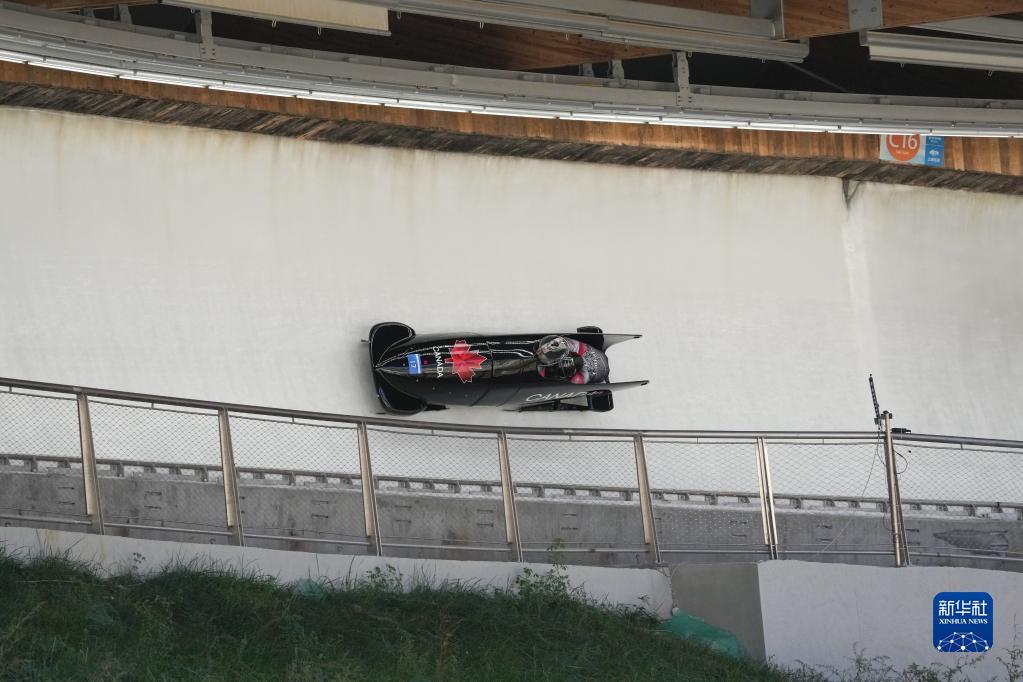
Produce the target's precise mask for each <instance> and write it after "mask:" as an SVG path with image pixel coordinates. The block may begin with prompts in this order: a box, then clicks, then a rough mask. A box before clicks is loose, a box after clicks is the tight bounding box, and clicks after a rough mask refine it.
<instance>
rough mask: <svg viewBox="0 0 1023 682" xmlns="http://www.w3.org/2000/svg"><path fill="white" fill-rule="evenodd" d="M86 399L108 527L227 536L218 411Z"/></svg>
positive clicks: (112, 530) (114, 530)
mask: <svg viewBox="0 0 1023 682" xmlns="http://www.w3.org/2000/svg"><path fill="white" fill-rule="evenodd" d="M89 405H90V412H91V415H92V438H93V444H94V448H95V451H96V464H97V467H96V468H97V474H98V480H99V493H100V504H101V506H102V510H103V512H102V514H103V525H104V526H105V527H106V528H107V529H108V532H110V533H112V534H131V535H133V536H141V537H148V536H149V533H150V532H160V531H164V530H165V529H174V530H183V531H189V533H188V534H189V535H201V536H204V538H203V541H210V540H212V541H214V542H217V541H219V542H224V541H226V540H224V538H226V536H227V535H228V529H227V517H226V509H225V504H224V492H223V489H224V483H223V481H224V476H223V470H222V468H221V457H220V431H219V427H218V423H217V414H216V412H214V411H210V410H198V409H192V408H181V407H164V406H159V405H153V404H149V405H141V404H138V403H128V402H120V401H111V400H103V399H92V400H90V401H89Z"/></svg>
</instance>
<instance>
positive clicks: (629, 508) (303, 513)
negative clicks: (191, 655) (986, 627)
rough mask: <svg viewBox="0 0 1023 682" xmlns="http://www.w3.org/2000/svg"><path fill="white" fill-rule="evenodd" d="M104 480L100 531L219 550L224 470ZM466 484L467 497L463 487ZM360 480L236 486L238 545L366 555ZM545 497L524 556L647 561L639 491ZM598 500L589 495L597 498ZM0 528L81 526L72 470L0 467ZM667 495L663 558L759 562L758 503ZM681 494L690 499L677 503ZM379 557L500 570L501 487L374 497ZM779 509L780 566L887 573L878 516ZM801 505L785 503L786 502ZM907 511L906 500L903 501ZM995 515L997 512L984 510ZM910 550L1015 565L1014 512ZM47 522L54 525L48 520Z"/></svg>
mask: <svg viewBox="0 0 1023 682" xmlns="http://www.w3.org/2000/svg"><path fill="white" fill-rule="evenodd" d="M101 473H102V475H101V476H100V478H99V487H100V493H101V502H102V508H103V520H104V523H105V524H106V525H107V531H106V532H107V533H108V534H111V535H122V536H131V537H138V538H146V539H164V540H166V539H170V540H176V541H180V542H202V543H207V544H228V540H229V534H228V533H227V528H226V516H225V508H224V496H223V489H222V487H221V486H222V484H221V482H220V479H219V472H216V471H210V472H207V473H206V479H205V480H204V479H203V477H201V476H196V475H190V474H167V473H155V474H145V473H138V474H132V475H123V476H121V475H114V470H112V469H102V470H101ZM470 487H473V488H475V489H474V490H471V491H470V490H469V488H470ZM359 490H360V487H359V485H358V483H357V482H352V481H347V482H342V483H338V484H310V485H286V484H282V483H280V482H278V483H273V482H271V481H268V480H261V479H255V478H244V479H242V481H241V485H240V487H239V496H240V506H241V512H242V514H241V516H242V527H243V529H244V531H245V534H246V544H247V545H250V546H257V547H267V548H271V549H289V550H297V551H305V552H319V553H333V554H339V553H340V554H366V553H367V552H368V551H369V549H370V548H369V545H368V543H367V539H366V535H365V524H364V520H363V506H362V497H361V493H360V492H359ZM588 492H589V493H590V494H580V491H575V490H571V489H567V490H562V491H561V492H560V493H558V492H554V491H552V490H547V491H546V492H545V493H544V496H543V497H536V496H528V495H526V494H520V495H518V496H517V497H516V507H517V511H518V522H519V529H520V536H521V539H522V545H523V551H524V553H525V558H526V559H527V560H530V559H531V560H540V561H545V562H551V563H563V564H582V565H601V566H620V567H637V566H649V565H651V563H652V562H651V557H650V555H649V553H648V551H647V548H646V547H645V545H644V544H643V528H642V517H641V515H640V507H639V502H638V499H637V498H636V496H635V495H631V496H622V495H621V494H619V492H617V491H612V494H608V495H606V496H605V495H603V494H601V492H602V491H601V490H600V489H596V490H590V491H588ZM593 493H598V494H593ZM0 495H2V497H3V505H2V506H3V507H4V509H3V510H0V522H2V523H6V524H8V525H20V526H37V527H43V528H54V529H61V530H78V528H77V527H76V526H75V524H76V523H78V524H82V523H84V519H85V518H86V517H85V505H84V495H83V493H82V478H81V469H80V468H75V467H69V468H59V467H49V468H45V469H40V470H37V471H32V470H31V469H30V468H26V467H24V466H23V465H10V466H0ZM672 497H673V499H668V496H662V499H657V500H655V502H654V506H653V509H654V521H655V526H656V529H657V535H658V541H659V544H660V548H661V554H662V557H663V560H664V561H665V562H667V563H708V562H735V561H757V560H759V559H764V558H767V550H766V546H765V545H764V544H763V530H762V522H761V516H760V508H759V501H758V500H757V498H756V497H741V496H729V497H727V498H726V496H724V495H680V494H675V495H673V496H672ZM683 498H686V499H685V501H684V500H683ZM377 500H378V504H379V518H380V532H381V537H382V542H383V549H384V554H386V555H389V556H403V557H409V558H437V559H460V560H493V561H502V560H505V559H507V558H509V557H510V549H509V546H508V544H507V542H506V538H505V528H504V509H503V505H502V500H501V493H500V489H499V488H495V487H494V486H490V487H489V489H488V488H487V486H483V485H476V486H469V485H465V486H463V487H462V491H461V492H458V491H455V490H451V489H448V488H440V487H437V488H433V489H431V488H428V487H422V486H420V487H408V488H402V487H395V486H387V487H383V486H382V487H381V488H380V489H379V490H378V493H377ZM784 502H785V500H779V501H778V504H779V508H778V514H777V519H778V529H779V537H780V540H781V558H788V559H811V560H813V561H824V562H842V563H855V564H867V565H877V566H889V565H891V564H892V561H893V558H892V546H891V532H890V530H889V527H888V525H887V523H888V516H887V514H886V513H885V512H884V510H883V508H881V507H878V506H877V505H876V504H868V503H867V502H864V503H862V504H857V505H856V506H850V505H846V506H843V507H837V506H832V507H827V506H813V507H810V506H809V505H805V504H803V503H802V502H800V501H799V500H795V499H794V500H792V501H791V502H792V504H785V503H784ZM797 502H798V503H799V505H800V506H794V504H795V503H797ZM907 506H911V505H907ZM992 509H993V508H992ZM905 514H906V517H905V518H906V527H907V534H908V535H909V540H910V554H911V557H912V558H913V561H914V563H916V564H922V565H947V566H977V567H983V568H997V569H1002V570H1010V571H1020V570H1023V561H1020V560H1019V559H1018V557H1020V556H1021V554H1023V528H1021V527H1020V524H1019V521H1018V519H1019V510H1016V509H1015V508H1012V510H1011V513H1009V512H998V511H991V512H990V513H987V514H986V515H973V516H970V515H966V514H965V512H963V511H962V509H959V508H956V507H955V506H954V505H952V506H950V507H949V508H948V509H946V510H945V511H939V510H938V509H937V508H931V509H925V510H915V509H912V508H907V509H906V510H905ZM46 519H50V520H46Z"/></svg>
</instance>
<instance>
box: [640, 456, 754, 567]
mask: <svg viewBox="0 0 1023 682" xmlns="http://www.w3.org/2000/svg"><path fill="white" fill-rule="evenodd" d="M644 444H645V450H646V461H647V471H648V475H649V479H650V491H651V495H652V498H653V509H654V521H655V527H656V529H657V541H658V544H659V546H660V551H661V554H662V555H665V556H666V557H668V558H669V559H674V558H679V557H680V556H681V555H684V554H690V555H694V556H693V557H692V558H697V557H698V558H699V559H700V560H710V561H712V560H726V561H731V560H739V559H741V558H743V557H745V558H746V559H762V558H764V557H765V556H766V555H767V553H768V551H769V548H768V540H767V537H766V534H765V529H764V514H763V507H762V503H763V500H762V499H761V493H760V486H761V481H760V477H759V476H758V463H757V458H758V452H757V447H756V442H755V441H754V440H753V439H749V440H740V441H728V440H721V441H705V442H698V441H684V440H667V439H657V438H646V439H644Z"/></svg>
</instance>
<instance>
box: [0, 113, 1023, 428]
mask: <svg viewBox="0 0 1023 682" xmlns="http://www.w3.org/2000/svg"><path fill="white" fill-rule="evenodd" d="M0 149H2V150H3V158H4V161H3V163H2V164H0V206H2V207H3V208H2V214H0V240H2V242H0V243H2V244H3V249H0V273H2V275H3V276H2V286H0V313H2V324H0V375H6V376H14V377H19V378H25V379H36V380H44V381H56V382H65V383H78V384H82V385H91V386H103V387H111V388H117V389H123V390H136V391H140V392H150V393H160V394H169V395H180V396H186V397H202V398H206V399H215V400H225V401H236V402H243V403H249V404H268V405H278V406H287V407H292V408H302V409H314V410H324V411H332V412H347V413H352V414H372V413H373V412H375V411H377V409H378V407H377V404H376V402H375V399H374V397H373V395H372V388H371V382H370V378H369V376H368V372H367V370H366V351H365V348H364V346H362V345H361V344H360V343H359V340H360V339H361V338H364V337H365V335H366V332H367V331H368V329H369V327H370V325H372V324H373V323H374V322H377V321H380V320H390V319H395V320H400V321H404V322H408V323H409V324H411V325H412V326H414V327H415V328H417V329H418V330H420V331H424V332H427V331H445V330H466V331H477V330H478V331H504V330H509V331H519V330H522V331H547V330H556V329H569V330H571V329H574V328H575V327H576V326H579V325H584V324H596V325H599V326H601V327H603V328H604V329H606V330H608V331H624V332H640V333H643V334H644V335H645V337H644V338H643V339H641V340H639V341H636V342H630V343H628V344H623V345H621V346H618V347H615V348H614V349H613V350H612V351H611V353H610V355H611V361H612V377H613V378H614V379H616V380H625V379H632V378H636V379H639V378H649V379H651V380H652V381H651V384H650V385H649V386H647V387H645V388H641V389H636V390H635V391H633V392H629V393H624V394H622V396H621V397H620V399H619V400H618V401H617V405H616V409H615V411H614V412H612V413H610V414H604V415H588V414H531V415H520V414H513V413H504V412H500V411H495V410H490V409H477V410H449V411H447V412H437V413H431V414H430V418H431V419H440V420H450V421H462V422H477V423H479V422H483V423H515V424H522V423H528V424H534V425H562V426H588V427H599V426H608V427H612V426H613V427H643V428H705V429H711V428H720V429H727V428H742V429H747V428H748V429H772V428H788V429H797V428H798V429H842V428H860V429H862V428H869V426H870V423H871V419H872V417H873V415H872V412H871V407H870V401H869V395H868V393H867V388H866V376H867V373H868V372H870V371H873V372H874V374H875V377H876V378H877V379H878V381H879V386H880V391H881V398H882V401H883V404H884V406H886V407H888V408H889V409H892V410H893V411H895V413H896V423H897V425H900V426H908V427H910V428H912V429H913V430H914V431H918V432H921V431H930V432H946V433H964V434H972V435H984V436H992V437H1004V438H1021V437H1023V407H1021V405H1023V400H1021V399H1023V388H1021V387H1023V360H1021V359H1020V352H1019V351H1020V348H1021V347H1023V344H1021V341H1023V267H1021V266H1023V232H1021V223H1023V200H1021V199H1018V198H1013V197H1003V196H992V195H985V194H970V193H965V192H950V191H939V190H926V189H909V188H900V187H890V186H881V185H863V186H861V187H860V189H859V191H858V192H857V193H856V195H855V196H854V198H853V199H852V201H851V202H849V204H848V205H847V203H846V201H845V199H844V198H843V192H842V187H841V183H840V182H839V181H837V180H829V179H817V178H792V177H779V176H763V177H755V176H747V175H730V174H719V173H700V172H689V171H666V170H651V169H636V168H618V167H611V166H595V165H587V164H571V163H565V162H544V161H533V160H519V159H506V158H496V157H479V156H464V155H456V154H441V153H431V152H409V151H398V150H391V149H379V148H371V147H360V146H348V145H331V144H325V143H314V142H302V141H294V140H286V139H276V138H266V137H260V136H255V135H244V134H237V133H220V132H210V131H206V130H196V129H189V128H179V127H163V126H157V125H152V124H143V123H132V122H125V121H120V120H114V119H106V118H93V117H84V116H76V115H68V114H55V113H48V112H41V111H33V110H18V109H4V110H0Z"/></svg>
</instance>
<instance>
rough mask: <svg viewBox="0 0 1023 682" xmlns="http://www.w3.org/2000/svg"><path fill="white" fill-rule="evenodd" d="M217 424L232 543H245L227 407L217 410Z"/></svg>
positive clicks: (225, 504) (225, 500) (228, 525)
mask: <svg viewBox="0 0 1023 682" xmlns="http://www.w3.org/2000/svg"><path fill="white" fill-rule="evenodd" d="M217 425H218V428H219V432H220V466H221V472H222V473H223V474H224V509H225V511H226V515H227V530H228V532H229V533H230V537H231V544H233V545H244V544H245V533H244V531H243V530H242V516H241V505H240V504H239V500H238V472H237V471H235V468H234V446H233V445H232V444H231V417H230V415H229V414H228V412H227V410H226V409H220V410H217Z"/></svg>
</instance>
